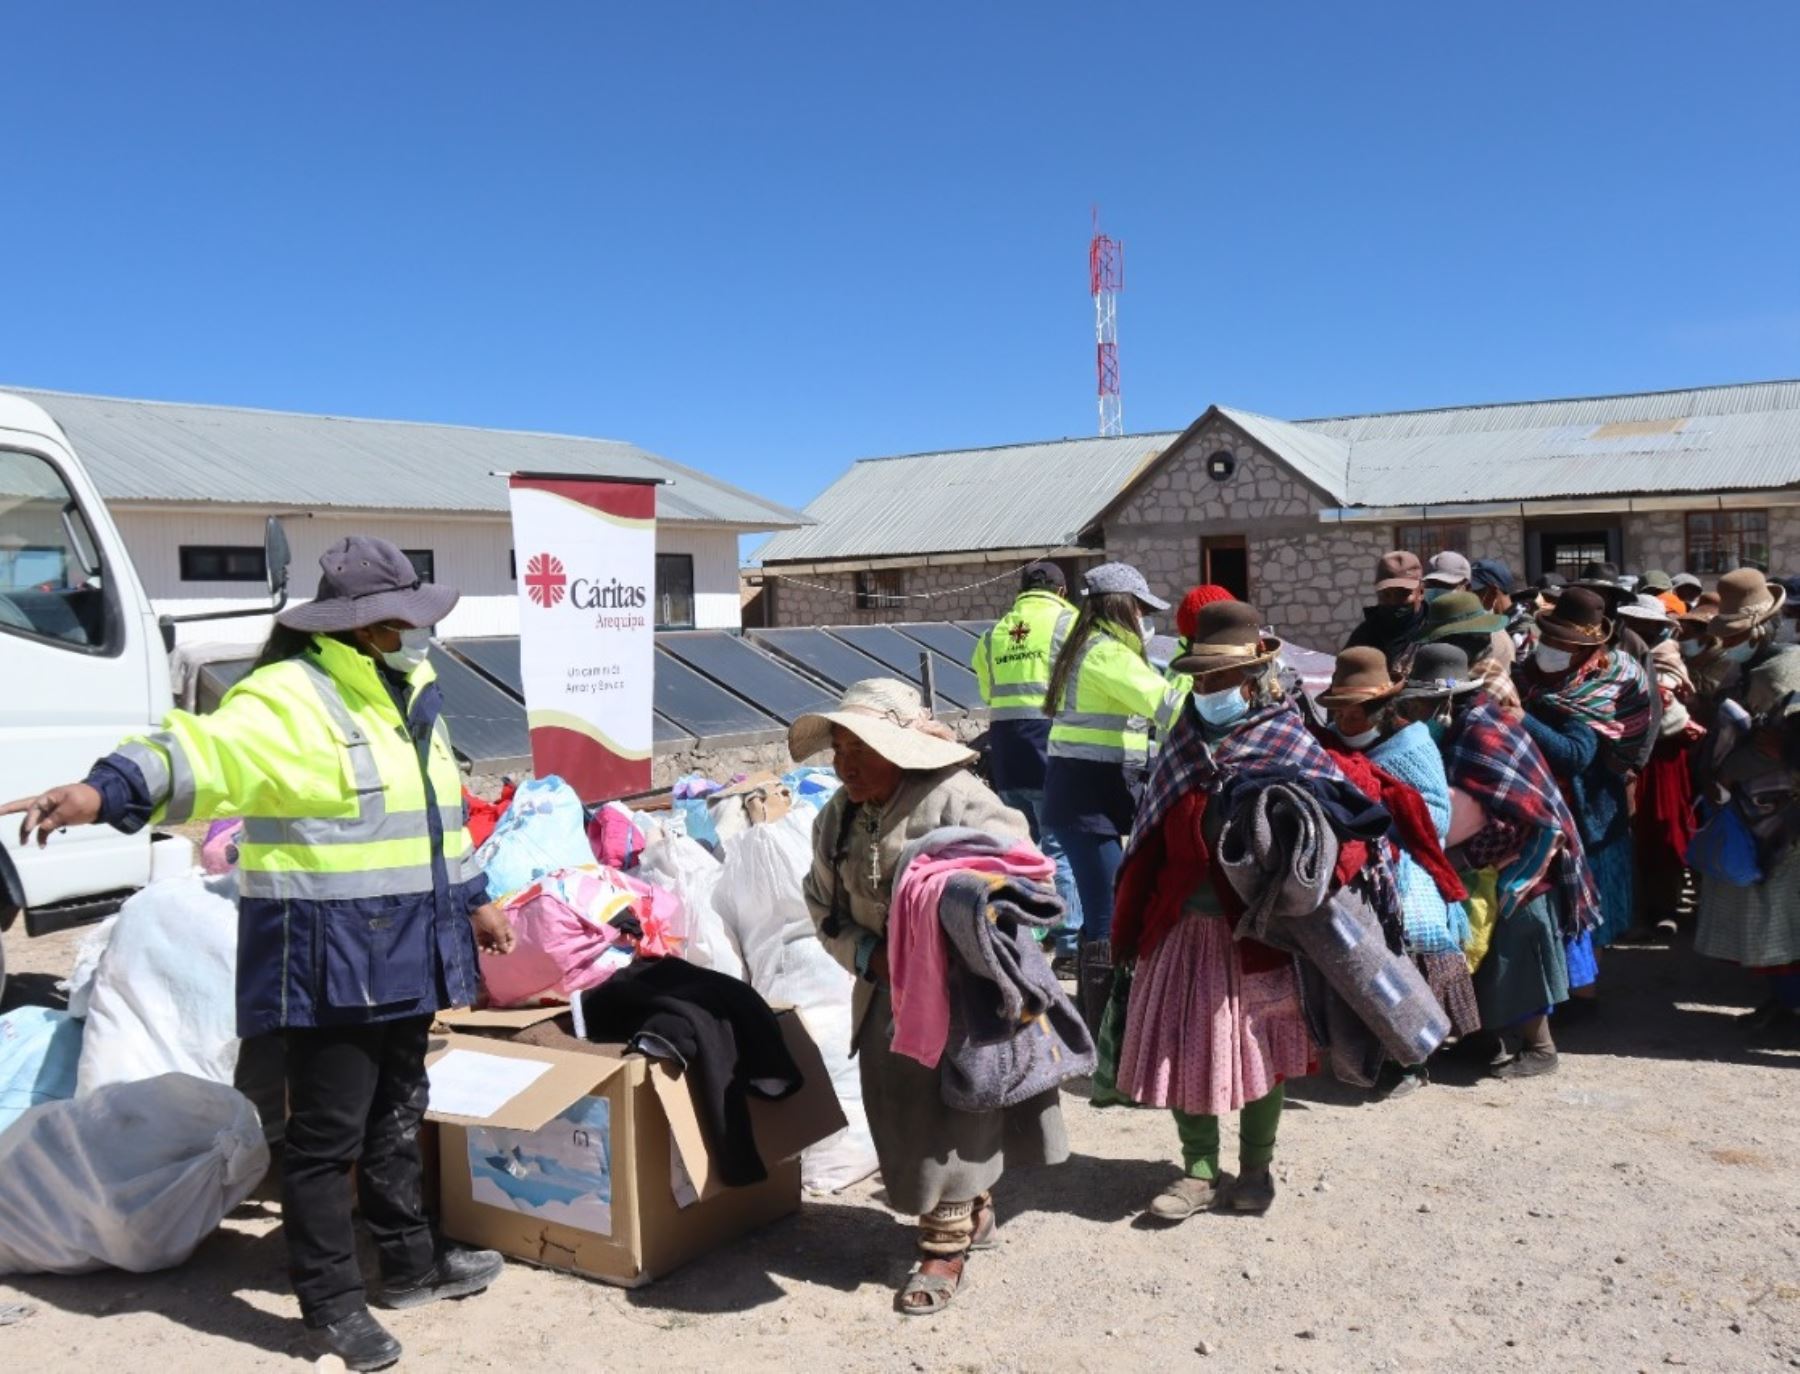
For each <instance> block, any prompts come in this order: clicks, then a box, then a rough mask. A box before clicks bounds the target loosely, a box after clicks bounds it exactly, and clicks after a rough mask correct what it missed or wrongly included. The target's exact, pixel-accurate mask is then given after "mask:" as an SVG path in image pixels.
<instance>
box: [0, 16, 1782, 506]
mask: <svg viewBox="0 0 1800 1374" xmlns="http://www.w3.org/2000/svg"><path fill="white" fill-rule="evenodd" d="M5 31H6V34H7V39H6V42H7V49H8V59H7V77H6V87H7V89H6V95H5V99H4V101H0V147H4V148H5V149H6V155H5V158H4V162H3V164H0V165H3V166H4V167H5V186H6V191H7V195H6V200H7V209H6V211H5V213H4V214H3V215H0V272H3V273H4V282H5V298H6V305H5V311H4V314H5V318H6V321H7V327H6V328H5V329H4V331H0V383H6V382H11V383H14V384H19V385H33V386H45V387H55V388H62V389H67V390H77V391H92V392H100V393H109V394H118V395H129V396H148V397H161V398H169V399H179V400H193V401H211V402H219V403H225V404H243V405H258V406H270V407H277V408H289V409H297V410H309V411H326V412H336V413H341V414H350V415H375V416H389V417H398V418H406V419H423V420H440V421H449V422H456V423H467V424H483V425H497V426H508V427H520V428H533V429H544V430H556V431H563V432H569V433H578V434H596V435H604V436H608V437H615V438H624V439H630V440H632V441H634V442H636V443H639V444H642V445H644V446H645V447H647V448H650V449H653V450H655V451H658V452H661V453H664V454H667V455H668V456H670V457H674V458H677V459H680V460H682V461H685V462H688V463H692V464H694V465H695V466H698V467H701V468H704V469H707V470H709V471H712V472H716V473H719V474H721V475H723V476H726V477H728V478H730V479H731V480H734V481H737V482H739V483H741V484H743V485H745V486H748V487H751V488H753V489H755V490H757V491H759V492H762V493H763V494H765V495H768V496H771V497H773V498H776V499H778V500H782V501H787V502H790V503H793V504H801V503H803V502H805V501H806V500H808V499H810V498H811V497H812V496H814V495H816V494H817V493H818V491H820V490H821V489H822V488H823V487H824V486H826V485H827V484H828V483H829V482H830V481H831V480H832V478H833V477H835V476H836V475H837V473H838V472H840V471H841V470H842V468H843V467H844V465H845V464H846V463H848V462H849V461H850V460H851V459H853V458H856V457H861V456H867V455H873V454H886V453H900V452H910V451H916V450H923V449H937V448H961V447H973V446H978V445H984V444H994V443H1006V442H1013V441H1020V440H1028V439H1038V438H1052V437H1058V436H1061V435H1066V434H1087V433H1091V432H1093V429H1094V427H1095V414H1094V396H1093V391H1094V364H1093V337H1092V330H1093V314H1092V308H1091V304H1090V302H1089V299H1088V296H1087V294H1086V293H1087V280H1086V239H1087V235H1088V232H1089V218H1088V217H1089V206H1090V204H1091V203H1093V202H1095V201H1098V202H1099V203H1100V205H1101V209H1102V214H1103V217H1104V221H1105V224H1106V227H1107V228H1108V229H1109V230H1110V231H1111V232H1112V233H1113V234H1115V235H1116V236H1117V237H1119V238H1122V239H1123V240H1124V242H1125V254H1126V290H1125V292H1124V294H1123V295H1122V296H1121V298H1120V307H1119V336H1120V357H1121V364H1122V374H1123V380H1124V406H1125V420H1126V427H1127V428H1128V429H1131V430H1151V429H1168V428H1180V427H1182V426H1184V425H1185V424H1186V423H1187V422H1188V421H1189V420H1191V419H1192V418H1193V417H1194V416H1195V415H1196V414H1198V413H1199V411H1200V410H1201V409H1203V408H1204V407H1205V405H1206V404H1207V403H1209V402H1213V401H1218V402H1222V403H1226V404H1232V405H1238V406H1243V407H1247V408H1250V409H1255V410H1262V411H1266V412H1268V413H1271V414H1275V415H1280V416H1287V417H1292V418H1299V417H1305V416H1312V415H1324V414H1337V413H1343V412H1347V411H1357V410H1378V409H1390V408H1399V407H1414V406H1430V405H1444V404H1456V403H1461V402H1469V401H1478V400H1495V399H1510V398H1524V397H1534V396H1546V395H1569V394H1583V393H1589V392H1603V391H1613V390H1634V389H1648V388H1657V387H1673V386H1682V385H1688V384H1693V383H1711V382H1720V381H1732V380H1747V379H1760V378H1769V377H1777V376H1782V377H1791V376H1796V375H1800V229H1797V226H1800V177H1797V175H1796V173H1797V172H1800V81H1796V80H1795V77H1794V72H1793V55H1794V53H1795V52H1797V51H1800V6H1796V5H1792V4H1787V3H1766V4H1747V3H1746V4H1731V3H1720V4H1713V5H1696V4H1691V3H1686V4H1672V3H1667V4H1665V3H1610V4H1608V3H1580V4H1566V3H1563V4H1549V3H1520V4H1509V5H1489V6H1472V5H1449V4H1425V3H1417V4H1401V3H1395V4H1378V5H1348V4H1342V3H1332V4H1324V3H1284V4H1257V5H1231V6H1226V5H1213V4H1182V5H1171V6H1166V7H1156V6H1149V5H1134V6H1101V5H1093V6H1086V7H1084V6H1074V5H1059V4H1049V3H1032V4H995V5H988V4H975V5H971V4H967V3H964V4H947V5H941V6H939V5H904V6H875V5H857V4H841V3H840V4H831V5H818V6H794V5H777V4H768V5H764V4H756V5H751V4H723V3H720V4H701V5H673V4H671V5H659V6H624V5H603V4H598V3H580V4H567V5H556V4H549V3H543V4H535V3H534V4H524V5H511V6H504V7H503V6H500V5H495V4H491V3H490V4H458V3H431V4H426V3H404V2H402V0H396V2H395V3H384V4H381V5H364V4H348V3H342V4H338V3H326V2H325V0H308V3H306V4H304V5H287V6H274V5H232V4H225V3H215V4H210V5H198V4H182V3H159V4H155V5H146V4H140V3H131V4H125V3H112V4H82V3H69V4H36V5H29V4H18V5H14V6H11V7H9V12H8V15H7V17H6V20H5Z"/></svg>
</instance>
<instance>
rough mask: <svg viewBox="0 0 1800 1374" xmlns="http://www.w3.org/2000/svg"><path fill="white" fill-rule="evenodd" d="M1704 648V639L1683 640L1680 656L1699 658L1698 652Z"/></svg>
mask: <svg viewBox="0 0 1800 1374" xmlns="http://www.w3.org/2000/svg"><path fill="white" fill-rule="evenodd" d="M1705 647H1706V641H1705V640H1704V639H1684V640H1682V641H1681V656H1682V657H1683V658H1699V657H1700V651H1701V650H1702V649H1704V648H1705Z"/></svg>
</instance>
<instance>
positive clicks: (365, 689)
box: [0, 536, 513, 1369]
mask: <svg viewBox="0 0 1800 1374" xmlns="http://www.w3.org/2000/svg"><path fill="white" fill-rule="evenodd" d="M319 563H320V567H321V568H322V569H323V576H322V577H321V578H320V580H319V592H318V596H317V598H316V599H315V600H313V601H311V602H308V603H306V604H304V605H300V606H293V607H289V608H288V609H287V610H286V611H285V612H284V613H283V614H282V615H281V616H280V617H279V620H278V622H277V625H276V627H275V629H274V630H273V631H272V633H271V634H270V637H269V642H268V644H267V645H266V646H265V647H264V649H263V652H262V654H261V656H260V658H259V659H258V661H257V666H256V668H255V669H254V671H252V672H251V673H250V674H249V675H248V676H246V677H245V678H244V679H243V681H242V682H240V683H239V684H238V685H237V686H236V687H234V688H233V689H232V690H231V692H230V693H228V694H227V696H226V697H225V700H224V701H223V702H221V703H220V705H219V709H218V710H217V711H215V712H214V713H213V714H212V715H209V716H195V715H191V714H189V713H187V712H185V711H174V712H171V713H170V714H169V716H168V717H167V718H166V719H165V720H164V722H163V728H162V729H161V730H160V731H158V732H156V733H155V734H151V735H146V736H143V737H141V738H138V739H132V740H127V741H126V742H125V743H124V744H122V745H120V746H119V748H118V749H117V750H115V751H114V752H113V753H111V754H109V755H107V756H106V757H105V758H104V759H102V760H100V761H99V762H98V763H96V764H95V765H94V767H93V769H92V770H91V771H90V772H89V773H88V776H87V779H86V780H85V781H84V782H79V783H73V784H70V785H68V786H64V787H53V788H51V789H50V790H49V791H48V792H45V793H42V794H41V795H38V796H35V797H27V798H24V799H22V800H20V801H16V802H12V803H11V804H9V805H7V806H0V815H8V814H15V813H22V814H23V816H24V823H23V825H22V826H21V827H20V837H21V842H23V841H24V840H26V839H27V838H29V836H30V835H31V834H32V833H34V832H35V833H36V835H37V837H38V842H39V843H40V844H43V843H47V842H48V841H49V838H50V836H51V834H52V833H54V832H55V831H57V830H59V829H61V828H63V827H65V826H71V825H89V824H93V823H95V822H105V823H107V824H110V825H113V826H116V827H117V828H119V829H121V830H124V831H127V832H130V831H134V830H138V829H141V828H142V827H143V826H145V825H148V824H171V825H173V824H180V823H182V822H186V821H201V820H211V819H222V818H226V817H242V818H243V821H244V831H243V837H242V840H241V842H240V844H239V847H238V856H239V874H238V885H239V894H240V896H239V918H238V961H237V969H238V973H237V982H238V987H237V1002H238V1008H237V1012H238V1033H239V1034H240V1035H242V1036H245V1037H249V1036H253V1035H263V1034H270V1033H278V1034H280V1035H281V1036H282V1039H283V1041H284V1044H285V1049H286V1058H287V1097H288V1121H287V1139H286V1157H285V1162H284V1165H283V1169H282V1208H281V1210H282V1223H283V1228H284V1230H285V1232H286V1237H287V1248H288V1262H289V1270H290V1275H291V1277H292V1280H293V1284H294V1291H295V1293H296V1295H297V1296H298V1297H299V1299H300V1309H301V1314H302V1316H303V1317H304V1318H305V1319H306V1324H307V1326H308V1327H309V1328H310V1329H312V1331H313V1332H314V1333H315V1335H314V1339H315V1341H316V1343H317V1344H319V1345H320V1346H322V1347H324V1348H325V1349H326V1350H329V1351H330V1352H332V1353H334V1354H336V1355H338V1356H339V1357H340V1358H341V1359H342V1360H343V1361H344V1363H345V1365H346V1366H348V1367H349V1368H351V1369H381V1368H384V1367H386V1366H387V1365H390V1364H393V1363H394V1362H395V1361H396V1360H398V1359H399V1358H400V1343H399V1342H398V1341H396V1340H395V1339H394V1338H393V1337H392V1336H391V1335H389V1334H388V1332H387V1331H386V1330H385V1329H384V1328H383V1327H382V1326H381V1324H380V1323H379V1322H377V1321H376V1320H375V1318H374V1317H373V1316H371V1315H370V1313H369V1309H368V1295H367V1292H366V1290H365V1288H364V1284H363V1278H362V1273H361V1271H360V1269H359V1268H358V1266H357V1258H356V1233H355V1230H354V1229H353V1226H352V1221H351V1214H350V1177H349V1176H350V1171H351V1168H352V1166H355V1168H356V1173H357V1184H358V1189H359V1192H360V1197H361V1205H362V1214H363V1219H364V1221H365V1222H367V1224H368V1228H369V1231H370V1234H371V1235H372V1237H373V1238H374V1241H375V1249H376V1253H377V1255H378V1256H379V1259H380V1263H381V1271H382V1279H383V1290H382V1296H381V1301H382V1304H383V1305H384V1306H386V1307H394V1308H406V1307H418V1306H422V1305H424V1304H425V1303H429V1302H434V1301H437V1300H438V1299H441V1298H457V1297H465V1296H467V1295H469V1294H471V1293H478V1292H481V1291H482V1290H483V1289H485V1288H487V1287H488V1286H489V1285H490V1284H492V1283H493V1281H494V1280H495V1279H496V1278H497V1277H498V1276H499V1273H500V1269H501V1259H500V1256H499V1255H497V1254H495V1253H494V1252H492V1251H486V1250H483V1251H470V1250H450V1249H446V1250H442V1251H440V1250H439V1249H438V1248H437V1246H436V1244H435V1242H434V1240H433V1238H432V1234H431V1230H430V1228H429V1226H428V1225H427V1224H426V1220H425V1213H424V1208H423V1197H422V1195H421V1192H422V1189H421V1184H422V1168H421V1164H420V1157H419V1125H420V1122H421V1121H422V1120H423V1118H424V1115H425V1109H426V1096H427V1081H426V1072H425V1050H426V1041H427V1032H428V1031H429V1030H430V1027H431V1021H432V1015H433V1013H435V1012H437V1011H438V1010H440V1009H442V1008H444V1007H451V1006H466V1005H468V1004H469V1003H470V1002H472V1001H473V1000H474V998H475V995H476V991H477V986H478V981H479V975H478V972H477V967H476V945H477V942H479V943H480V944H481V946H482V947H483V948H485V949H489V950H493V951H495V952H498V953H505V952H506V951H508V950H510V949H511V948H512V944H513V933H512V928H511V926H510V924H509V923H508V921H507V919H506V916H505V914H504V913H503V912H501V911H500V909H499V908H498V907H495V906H491V905H489V904H488V902H487V888H486V882H485V880H484V879H483V877H482V875H481V873H480V871H479V870H478V869H476V867H475V865H474V862H473V854H472V851H471V847H470V844H469V834H468V831H467V829H466V828H465V826H464V823H463V807H462V779H461V775H460V773H459V771H458V768H457V764H456V758H455V756H454V755H453V754H452V753H451V752H450V734H449V730H448V729H447V728H446V726H445V724H444V721H443V719H442V708H443V694H442V692H441V690H440V689H439V687H438V685H437V680H436V674H435V673H434V672H433V670H432V667H431V664H430V663H429V662H428V661H427V647H428V645H429V643H430V628H429V627H431V626H433V625H435V624H437V623H438V622H439V621H441V620H442V619H443V618H444V617H445V616H446V615H448V614H449V612H450V610H451V608H452V607H453V606H455V605H456V602H457V593H456V592H455V591H453V590H450V589H449V588H445V587H438V586H431V585H427V584H425V583H423V582H422V581H421V579H420V578H419V575H418V573H417V572H416V571H414V569H413V566H412V564H411V562H410V561H409V560H408V559H407V557H406V555H405V554H403V553H402V552H401V551H400V550H399V549H397V548H395V547H394V546H393V545H392V544H389V543H387V542H386V541H385V540H380V539H369V538H364V537H360V536H353V537H351V538H348V539H344V540H340V541H339V542H338V543H337V544H335V545H334V546H333V547H332V548H331V549H330V550H329V551H327V552H326V554H325V556H324V557H323V558H321V559H320V560H319Z"/></svg>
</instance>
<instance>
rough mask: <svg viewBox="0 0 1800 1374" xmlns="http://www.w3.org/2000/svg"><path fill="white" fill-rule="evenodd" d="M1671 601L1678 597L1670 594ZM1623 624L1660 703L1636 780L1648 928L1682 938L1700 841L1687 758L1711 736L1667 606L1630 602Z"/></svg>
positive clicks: (1649, 598) (1643, 599) (1651, 600)
mask: <svg viewBox="0 0 1800 1374" xmlns="http://www.w3.org/2000/svg"><path fill="white" fill-rule="evenodd" d="M1670 595H1673V593H1670ZM1619 617H1620V619H1622V620H1625V621H1628V622H1629V623H1630V625H1631V627H1632V628H1633V629H1634V630H1636V631H1637V634H1638V638H1640V639H1642V640H1643V641H1644V643H1645V644H1647V645H1649V646H1650V663H1651V666H1652V667H1653V668H1654V669H1655V677H1654V684H1653V685H1654V686H1655V688H1656V691H1657V694H1658V696H1659V697H1660V698H1661V704H1662V713H1661V715H1660V717H1659V719H1658V723H1657V740H1656V749H1655V751H1654V752H1653V753H1652V754H1651V755H1650V762H1649V763H1648V764H1647V765H1646V766H1645V768H1644V772H1643V775H1642V776H1641V777H1640V778H1639V779H1638V788H1637V812H1636V815H1635V816H1633V818H1632V825H1633V830H1634V833H1635V836H1636V840H1637V869H1638V877H1639V879H1640V880H1641V881H1640V883H1639V886H1638V893H1639V903H1640V905H1641V907H1642V909H1643V913H1644V916H1645V917H1646V924H1648V925H1654V926H1655V927H1656V929H1657V931H1658V932H1660V933H1661V934H1662V935H1664V936H1672V935H1674V934H1675V933H1676V930H1677V929H1678V925H1677V922H1676V913H1677V912H1678V910H1679V909H1680V906H1681V901H1682V897H1683V894H1684V893H1685V892H1686V890H1687V889H1688V887H1689V884H1690V878H1689V874H1688V871H1687V850H1688V845H1689V843H1690V842H1691V841H1692V840H1693V838H1694V782H1693V769H1692V767H1691V766H1690V760H1689V757H1688V756H1689V753H1690V752H1691V750H1692V748H1693V745H1694V742H1695V741H1696V740H1698V739H1699V738H1700V737H1701V736H1702V735H1704V734H1705V733H1706V732H1705V731H1704V730H1703V729H1701V727H1700V726H1699V725H1698V724H1697V723H1695V722H1694V720H1693V719H1692V718H1691V717H1690V716H1689V714H1688V706H1689V704H1690V703H1691V702H1692V701H1693V699H1694V679H1693V677H1692V675H1691V674H1690V673H1689V672H1688V663H1687V659H1686V658H1685V657H1684V656H1683V655H1682V651H1681V645H1680V644H1679V642H1678V641H1677V639H1676V634H1677V633H1678V628H1679V627H1678V626H1677V624H1676V621H1675V617H1674V616H1672V615H1671V614H1670V613H1669V608H1668V607H1667V606H1666V605H1665V604H1664V603H1663V601H1662V599H1661V598H1660V597H1657V596H1653V595H1650V594H1648V593H1646V594H1644V595H1641V596H1638V597H1637V598H1635V599H1634V600H1632V601H1628V602H1626V603H1625V604H1624V605H1623V606H1621V607H1620V608H1619Z"/></svg>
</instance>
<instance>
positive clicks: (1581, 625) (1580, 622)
mask: <svg viewBox="0 0 1800 1374" xmlns="http://www.w3.org/2000/svg"><path fill="white" fill-rule="evenodd" d="M1606 609H1607V603H1606V598H1605V597H1604V596H1602V595H1601V594H1600V593H1599V592H1597V591H1595V590H1594V589H1593V588H1591V587H1584V586H1582V585H1581V584H1580V583H1577V584H1576V585H1575V586H1573V587H1570V588H1568V589H1567V590H1566V591H1564V592H1563V594H1562V595H1561V596H1559V597H1557V598H1556V605H1555V606H1553V607H1552V608H1551V609H1550V610H1547V611H1540V612H1539V613H1538V617H1537V627H1538V633H1540V634H1541V635H1543V637H1544V638H1545V639H1549V640H1554V641H1555V642H1556V643H1558V644H1567V645H1571V646H1573V647H1575V648H1586V647H1587V646H1589V645H1593V644H1604V643H1606V642H1607V640H1609V639H1611V638H1612V633H1613V623H1612V621H1611V620H1609V619H1608V618H1607V615H1606Z"/></svg>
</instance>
